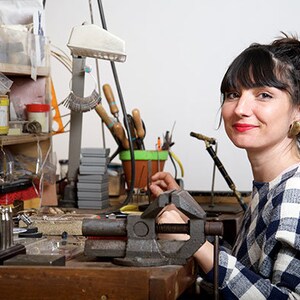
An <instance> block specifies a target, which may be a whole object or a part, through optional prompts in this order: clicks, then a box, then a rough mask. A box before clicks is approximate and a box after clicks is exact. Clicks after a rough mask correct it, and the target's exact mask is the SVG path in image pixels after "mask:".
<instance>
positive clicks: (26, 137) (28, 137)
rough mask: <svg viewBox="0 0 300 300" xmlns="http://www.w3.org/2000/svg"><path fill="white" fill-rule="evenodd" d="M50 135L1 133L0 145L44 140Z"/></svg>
mask: <svg viewBox="0 0 300 300" xmlns="http://www.w3.org/2000/svg"><path fill="white" fill-rule="evenodd" d="M50 137H51V134H47V133H45V134H39V135H36V134H29V133H28V134H26V133H24V134H22V135H11V136H8V135H3V136H0V145H2V146H8V145H16V144H26V143H32V142H37V141H46V140H48V139H49V138H50Z"/></svg>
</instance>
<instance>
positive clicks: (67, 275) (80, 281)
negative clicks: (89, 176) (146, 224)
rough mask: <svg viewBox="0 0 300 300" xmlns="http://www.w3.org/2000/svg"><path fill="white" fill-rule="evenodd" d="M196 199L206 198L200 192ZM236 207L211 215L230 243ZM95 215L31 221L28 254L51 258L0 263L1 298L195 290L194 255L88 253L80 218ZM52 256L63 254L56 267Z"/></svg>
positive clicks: (173, 295) (145, 295)
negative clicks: (173, 258) (139, 261)
mask: <svg viewBox="0 0 300 300" xmlns="http://www.w3.org/2000/svg"><path fill="white" fill-rule="evenodd" d="M195 198H197V196H196V197H195ZM200 198H201V199H202V198H204V197H203V195H201V197H200ZM201 199H200V200H201ZM197 200H198V199H197ZM226 201H227V199H226ZM197 202H200V203H201V201H197ZM205 202H208V203H209V201H205ZM202 204H205V203H201V205H202ZM208 206H211V205H208ZM235 207H236V205H234V204H233V209H232V211H233V212H231V213H222V214H220V215H216V216H214V218H217V219H218V220H219V221H222V222H223V223H224V228H225V233H226V232H228V234H229V239H228V241H229V242H231V241H232V239H233V237H234V236H235V234H236V232H237V230H238V227H239V224H240V220H241V217H242V214H241V212H240V210H239V209H235ZM58 210H59V209H58ZM213 213H215V212H214V211H213ZM99 214H101V212H100V211H88V210H83V211H82V210H78V209H74V212H72V213H70V214H66V215H60V214H57V215H56V216H55V215H52V216H50V215H47V216H46V215H43V216H42V218H40V219H38V218H34V217H33V220H34V223H33V225H34V226H36V227H37V228H38V230H39V231H41V232H43V233H44V235H43V238H41V239H36V240H35V241H34V242H32V243H31V242H30V241H29V240H28V242H27V240H26V241H25V242H24V243H25V244H24V245H25V246H26V254H29V255H34V254H47V255H48V256H49V255H50V258H48V261H47V262H46V264H44V265H43V264H40V265H33V264H30V263H31V262H30V261H29V263H28V264H27V262H26V260H25V263H23V264H22V265H18V264H14V265H13V264H11V265H10V264H8V263H7V262H5V263H4V265H2V266H0V286H1V298H3V299H7V300H9V299H13V300H15V299H38V300H40V299H55V300H59V299H64V300H65V299H89V300H92V299H101V300H106V299H107V300H108V299H109V300H110V299H116V300H119V299H130V300H135V299H155V300H160V299H162V300H164V299H167V300H171V299H174V300H175V299H178V298H180V299H187V298H185V295H186V294H188V295H190V293H191V291H195V286H196V285H195V282H196V278H197V274H196V266H195V264H194V261H193V260H192V259H189V260H188V261H187V263H186V264H185V265H163V266H156V267H148V266H147V267H146V266H142V267H132V266H131V267H128V266H121V265H116V264H114V263H113V260H111V259H110V258H103V257H102V258H99V257H98V258H97V257H93V256H86V255H85V252H84V245H85V240H86V237H84V236H82V231H81V226H82V219H83V218H86V217H88V218H92V219H93V218H98V217H99ZM72 222H73V223H72ZM72 224H73V225H72ZM66 226H67V227H66ZM66 228H68V230H66ZM64 230H66V231H68V238H67V242H66V241H65V240H63V239H62V236H61V233H62V231H64ZM225 236H226V234H225ZM15 243H19V241H18V240H16V241H15ZM20 243H22V242H21V241H20ZM49 249H50V250H49ZM51 255H61V256H64V257H65V261H64V262H63V263H61V264H60V265H59V264H58V265H56V264H54V263H52V262H51ZM53 260H55V258H53ZM47 263H48V264H47ZM192 294H193V292H192ZM183 295H184V297H183V298H181V297H182V296H183ZM193 295H194V294H193Z"/></svg>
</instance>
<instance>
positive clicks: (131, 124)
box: [124, 114, 141, 150]
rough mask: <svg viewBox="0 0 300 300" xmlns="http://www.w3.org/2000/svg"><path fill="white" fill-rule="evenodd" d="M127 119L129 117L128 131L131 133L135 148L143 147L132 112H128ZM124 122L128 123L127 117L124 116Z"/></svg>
mask: <svg viewBox="0 0 300 300" xmlns="http://www.w3.org/2000/svg"><path fill="white" fill-rule="evenodd" d="M126 119H127V123H128V131H129V132H130V135H131V141H132V145H133V149H134V150H138V149H140V148H141V146H140V144H139V142H138V140H137V134H136V130H135V125H134V121H133V118H132V116H131V115H130V114H127V116H126ZM124 124H126V122H125V118H124Z"/></svg>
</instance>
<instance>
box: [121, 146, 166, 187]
mask: <svg viewBox="0 0 300 300" xmlns="http://www.w3.org/2000/svg"><path fill="white" fill-rule="evenodd" d="M119 158H120V160H121V161H122V165H123V169H124V175H125V181H126V184H127V187H128V188H129V187H130V185H131V160H130V158H131V156H130V151H129V150H126V151H122V152H121V153H120V154H119ZM134 158H135V183H134V187H135V188H145V187H146V186H147V183H148V181H149V180H151V176H152V175H154V174H155V173H157V172H158V171H163V169H164V165H165V161H166V160H167V158H168V151H156V150H135V151H134Z"/></svg>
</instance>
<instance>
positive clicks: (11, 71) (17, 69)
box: [0, 63, 50, 76]
mask: <svg viewBox="0 0 300 300" xmlns="http://www.w3.org/2000/svg"><path fill="white" fill-rule="evenodd" d="M0 70H1V72H2V73H5V74H7V75H31V66H29V65H14V64H5V63H0ZM37 75H38V76H50V68H49V67H37Z"/></svg>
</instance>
